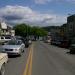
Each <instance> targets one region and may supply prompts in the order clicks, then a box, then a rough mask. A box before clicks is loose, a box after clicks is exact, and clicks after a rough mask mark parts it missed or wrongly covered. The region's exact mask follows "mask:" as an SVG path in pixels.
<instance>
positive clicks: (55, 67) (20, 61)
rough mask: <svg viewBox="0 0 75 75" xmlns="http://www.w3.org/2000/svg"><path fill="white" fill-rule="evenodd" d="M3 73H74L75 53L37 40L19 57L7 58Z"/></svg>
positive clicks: (22, 74) (19, 74) (10, 74)
mask: <svg viewBox="0 0 75 75" xmlns="http://www.w3.org/2000/svg"><path fill="white" fill-rule="evenodd" d="M31 46H32V45H31ZM30 51H31V52H30ZM27 67H28V68H27ZM26 71H27V72H28V73H26ZM5 75H75V54H70V53H69V50H68V49H65V48H59V47H57V46H52V45H50V44H46V43H43V42H40V41H37V42H34V43H33V46H32V47H30V49H29V48H28V49H25V52H24V53H23V55H22V56H21V57H11V58H9V62H8V64H7V65H6V73H5Z"/></svg>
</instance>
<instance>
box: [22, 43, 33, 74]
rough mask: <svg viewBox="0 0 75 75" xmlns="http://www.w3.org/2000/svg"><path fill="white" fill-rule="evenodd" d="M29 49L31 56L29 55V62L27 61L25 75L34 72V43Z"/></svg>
mask: <svg viewBox="0 0 75 75" xmlns="http://www.w3.org/2000/svg"><path fill="white" fill-rule="evenodd" d="M29 50H30V52H29V56H28V59H27V63H26V68H25V71H24V73H23V75H31V73H32V56H33V44H32V45H31V47H30V48H29Z"/></svg>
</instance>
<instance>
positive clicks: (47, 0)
mask: <svg viewBox="0 0 75 75" xmlns="http://www.w3.org/2000/svg"><path fill="white" fill-rule="evenodd" d="M34 1H35V3H36V4H46V3H48V2H51V1H52V0H34Z"/></svg>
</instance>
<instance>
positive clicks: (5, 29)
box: [0, 22, 15, 36]
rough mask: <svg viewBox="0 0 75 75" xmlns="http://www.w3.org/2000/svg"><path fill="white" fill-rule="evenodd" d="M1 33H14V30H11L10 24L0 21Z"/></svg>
mask: <svg viewBox="0 0 75 75" xmlns="http://www.w3.org/2000/svg"><path fill="white" fill-rule="evenodd" d="M3 35H10V36H14V35H15V30H13V27H12V26H10V25H7V24H6V23H5V22H1V23H0V36H3Z"/></svg>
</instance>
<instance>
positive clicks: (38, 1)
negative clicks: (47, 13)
mask: <svg viewBox="0 0 75 75" xmlns="http://www.w3.org/2000/svg"><path fill="white" fill-rule="evenodd" d="M34 2H35V4H46V3H49V2H69V3H75V0H34Z"/></svg>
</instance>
